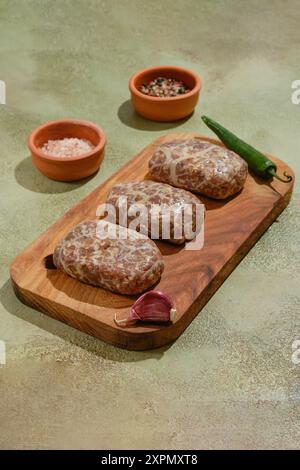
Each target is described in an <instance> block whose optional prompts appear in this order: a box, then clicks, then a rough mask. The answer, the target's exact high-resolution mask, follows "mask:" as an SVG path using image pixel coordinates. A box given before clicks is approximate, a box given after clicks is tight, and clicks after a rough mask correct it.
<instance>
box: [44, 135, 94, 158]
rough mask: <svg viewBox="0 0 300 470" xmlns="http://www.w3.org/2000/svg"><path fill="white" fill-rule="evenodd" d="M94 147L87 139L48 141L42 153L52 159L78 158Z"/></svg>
mask: <svg viewBox="0 0 300 470" xmlns="http://www.w3.org/2000/svg"><path fill="white" fill-rule="evenodd" d="M93 148H94V145H93V144H92V143H91V142H90V141H89V140H85V139H77V138H76V137H75V138H65V139H59V140H48V142H46V143H45V144H44V145H43V147H40V151H41V152H43V153H44V154H45V155H49V156H51V157H78V156H79V155H83V154H84V153H88V152H90V151H91V150H93Z"/></svg>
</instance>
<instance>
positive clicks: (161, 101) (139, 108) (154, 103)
mask: <svg viewBox="0 0 300 470" xmlns="http://www.w3.org/2000/svg"><path fill="white" fill-rule="evenodd" d="M157 77H166V78H175V79H176V80H180V81H182V82H183V83H184V84H185V85H186V86H187V87H188V88H190V91H189V92H188V93H185V94H184V95H178V96H172V97H170V98H158V97H155V96H148V95H145V94H144V93H141V92H140V91H139V87H140V86H141V85H143V84H147V83H149V82H151V80H153V79H155V78H157ZM201 85H202V83H201V80H200V78H199V77H198V76H197V75H196V74H194V73H193V72H191V71H190V70H187V69H184V68H181V67H172V66H160V67H152V68H148V69H144V70H141V71H140V72H137V73H136V74H135V75H133V76H132V77H131V79H130V80H129V89H130V92H131V100H132V104H133V106H134V108H135V110H136V112H137V113H138V114H140V115H141V116H143V117H145V118H147V119H151V120H152V121H177V120H178V119H183V118H185V117H186V116H188V115H189V114H191V113H192V112H193V111H194V108H195V106H196V105H197V102H198V99H199V94H200V89H201Z"/></svg>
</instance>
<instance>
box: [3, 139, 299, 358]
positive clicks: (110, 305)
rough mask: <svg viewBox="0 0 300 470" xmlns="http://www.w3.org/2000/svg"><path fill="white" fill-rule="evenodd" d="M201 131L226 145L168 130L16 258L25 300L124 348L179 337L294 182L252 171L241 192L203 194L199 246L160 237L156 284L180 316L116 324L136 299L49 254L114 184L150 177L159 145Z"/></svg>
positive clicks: (281, 166) (17, 283)
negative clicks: (66, 268) (56, 266)
mask: <svg viewBox="0 0 300 470" xmlns="http://www.w3.org/2000/svg"><path fill="white" fill-rule="evenodd" d="M195 136H197V137H202V138H204V139H205V140H208V141H210V142H213V143H216V144H218V145H221V144H220V142H219V141H216V140H213V139H209V138H207V137H203V136H199V135H198V134H191V133H180V134H169V135H167V136H164V137H161V138H159V139H157V140H156V141H154V142H153V143H152V144H150V145H149V146H148V147H146V148H145V149H144V150H142V151H141V152H140V153H139V154H138V155H137V156H136V157H134V158H133V159H132V160H130V161H129V162H128V163H127V164H126V165H125V166H123V167H122V168H121V169H120V170H118V171H117V172H116V173H115V174H114V175H113V176H111V177H110V178H109V179H108V180H106V181H105V182H104V183H103V184H101V185H100V186H99V187H98V188H97V189H95V190H94V191H93V192H92V193H91V194H89V195H88V196H87V197H86V198H84V199H83V200H82V201H81V202H79V203H78V204H76V205H75V206H74V207H72V208H71V209H70V210H69V211H68V212H67V213H66V214H65V215H63V216H62V217H61V218H60V219H59V220H58V221H57V222H56V223H54V224H53V225H51V226H50V227H49V228H48V230H46V231H45V232H44V233H43V234H42V235H41V236H40V237H39V238H38V239H37V240H35V241H34V242H33V243H32V244H31V245H30V246H29V247H28V248H26V249H25V251H23V252H22V253H21V254H20V255H19V256H17V257H16V258H15V259H14V261H13V262H12V264H11V268H10V273H11V279H12V283H13V286H14V289H15V292H16V294H17V296H18V297H19V298H20V299H21V301H22V302H24V303H25V304H27V305H30V306H31V307H34V308H36V309H38V310H40V311H42V312H44V313H46V314H47V315H50V316H52V317H54V318H56V319H57V320H60V321H63V322H65V323H67V324H69V325H71V326H73V327H75V328H77V329H79V330H82V331H84V332H86V333H89V334H91V335H93V336H96V337H97V338H100V339H102V340H104V341H107V342H109V343H112V344H114V345H116V346H120V347H123V348H126V349H133V350H145V349H152V348H157V347H159V346H162V345H165V344H168V343H170V342H172V341H174V340H175V339H176V338H177V337H178V336H179V335H180V334H181V333H182V332H183V331H184V330H185V328H186V327H187V326H188V325H189V324H190V323H191V321H192V320H193V319H194V318H195V316H196V315H197V314H198V313H199V311H200V310H201V309H202V307H203V306H204V305H205V304H206V302H207V301H208V300H209V298H210V297H211V296H212V295H213V294H214V292H215V291H216V290H217V289H218V287H219V286H220V285H221V284H222V283H223V282H224V280H225V279H226V278H227V276H229V274H230V273H231V271H232V270H233V269H234V268H235V266H236V265H237V264H238V263H239V261H240V260H241V259H242V258H243V257H244V256H245V254H246V253H247V252H248V251H249V250H250V248H251V247H252V246H253V245H254V244H255V242H256V241H257V240H258V239H259V237H260V236H261V235H262V234H263V233H264V232H265V230H266V229H267V228H268V227H269V226H270V225H271V223H272V222H273V221H274V220H275V219H276V218H277V216H278V215H279V214H280V213H281V212H282V211H283V209H284V208H285V207H286V206H287V204H288V202H289V200H290V197H291V194H292V189H293V182H294V180H293V181H292V182H291V183H289V184H284V183H281V182H279V181H277V180H274V181H272V182H265V181H264V180H262V179H260V178H256V177H254V176H253V175H252V174H249V175H248V177H247V181H246V184H245V187H244V189H243V190H242V191H241V193H239V194H238V195H237V196H235V197H233V198H231V199H229V200H227V201H225V202H224V201H223V202H220V201H214V200H212V199H206V198H204V197H201V200H202V201H203V202H204V203H205V205H206V209H207V211H206V218H205V242H204V247H203V248H202V249H201V250H199V251H193V250H191V251H189V250H185V249H184V247H180V246H179V247H178V246H174V245H171V244H168V243H166V242H158V246H159V248H160V249H161V251H162V253H163V255H164V262H165V270H164V273H163V275H162V278H161V281H160V283H159V284H158V285H157V287H156V288H157V289H159V290H162V291H164V292H166V293H167V294H169V295H170V296H171V297H172V298H173V299H174V302H175V304H176V308H177V312H178V314H177V318H176V320H175V322H174V323H173V324H170V325H162V326H159V325H147V324H143V325H142V324H139V325H136V326H134V327H131V328H126V329H123V328H119V327H117V326H116V325H115V323H114V320H113V318H114V315H115V313H116V312H117V314H118V317H125V316H127V313H128V311H129V309H130V306H131V305H132V303H133V302H134V300H135V297H127V296H122V295H118V294H113V293H111V292H109V291H106V290H104V289H101V288H97V287H92V286H89V285H86V284H83V283H81V282H79V281H76V280H75V279H72V278H71V277H69V276H67V275H66V274H63V273H62V272H60V271H58V270H47V269H46V268H45V263H44V259H45V257H46V256H47V255H49V254H51V253H53V250H54V247H55V246H56V244H57V243H58V241H59V240H60V239H61V238H62V237H63V236H64V235H65V234H66V233H67V232H68V231H69V230H70V229H71V228H72V227H73V226H74V225H76V224H77V223H79V222H80V221H82V220H84V219H89V218H92V219H93V218H95V214H96V208H97V207H98V205H99V204H100V203H103V202H105V200H106V195H107V193H108V192H109V190H110V189H111V187H112V186H113V185H114V184H116V183H120V182H126V181H138V180H143V179H144V178H147V165H148V160H149V158H150V156H151V154H152V152H153V149H154V148H155V146H156V145H158V144H161V143H162V142H166V141H168V140H173V139H175V138H177V139H180V138H191V137H195ZM271 158H272V159H273V160H274V161H275V162H276V164H277V165H278V172H279V174H282V173H283V171H285V170H286V171H288V172H289V174H292V175H293V172H292V170H291V169H290V168H289V167H288V166H287V165H286V164H285V163H284V162H282V161H281V160H279V159H277V158H275V157H271ZM241 302H242V297H241Z"/></svg>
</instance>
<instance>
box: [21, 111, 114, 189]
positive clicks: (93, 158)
mask: <svg viewBox="0 0 300 470" xmlns="http://www.w3.org/2000/svg"><path fill="white" fill-rule="evenodd" d="M64 139H66V140H64ZM61 141H63V142H61ZM105 144H106V136H105V133H104V131H103V130H102V129H101V127H99V126H97V125H96V124H93V123H92V122H89V121H81V120H76V119H63V120H57V121H50V122H47V123H46V124H43V125H42V126H40V127H38V128H37V129H35V130H34V131H33V132H32V133H31V134H30V136H29V139H28V147H29V149H30V151H31V156H32V162H33V164H34V165H35V166H36V168H37V169H38V170H39V171H40V172H41V173H43V174H44V175H45V176H47V177H48V178H50V179H53V180H56V181H77V180H81V179H84V178H87V177H88V176H91V175H92V174H94V173H96V171H97V170H98V169H99V167H100V165H101V163H102V160H103V158H104V149H105ZM49 149H50V150H49ZM51 149H52V152H53V153H51ZM53 149H55V150H53ZM72 149H74V150H73V151H74V154H73V155H72ZM64 152H65V154H64Z"/></svg>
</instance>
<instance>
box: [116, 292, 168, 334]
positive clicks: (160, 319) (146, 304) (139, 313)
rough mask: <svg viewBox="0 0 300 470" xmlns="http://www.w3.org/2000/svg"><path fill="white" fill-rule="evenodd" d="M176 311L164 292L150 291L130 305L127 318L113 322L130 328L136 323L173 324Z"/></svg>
mask: <svg viewBox="0 0 300 470" xmlns="http://www.w3.org/2000/svg"><path fill="white" fill-rule="evenodd" d="M175 317H176V309H175V306H174V303H173V301H172V299H171V298H170V297H169V296H168V295H167V294H165V293H164V292H161V291H158V290H151V291H149V292H146V293H145V294H143V295H141V296H140V297H139V298H138V299H137V300H136V301H135V302H134V304H133V305H132V307H131V309H130V313H129V316H128V317H127V318H125V319H122V320H118V319H117V317H116V316H115V322H116V324H117V325H118V326H122V327H126V326H132V325H134V324H135V323H136V322H137V321H141V322H148V323H167V322H170V321H171V322H173V321H174V320H175Z"/></svg>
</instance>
